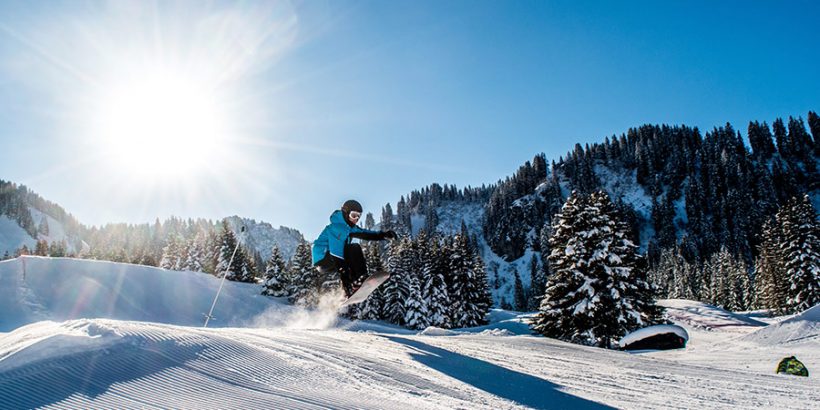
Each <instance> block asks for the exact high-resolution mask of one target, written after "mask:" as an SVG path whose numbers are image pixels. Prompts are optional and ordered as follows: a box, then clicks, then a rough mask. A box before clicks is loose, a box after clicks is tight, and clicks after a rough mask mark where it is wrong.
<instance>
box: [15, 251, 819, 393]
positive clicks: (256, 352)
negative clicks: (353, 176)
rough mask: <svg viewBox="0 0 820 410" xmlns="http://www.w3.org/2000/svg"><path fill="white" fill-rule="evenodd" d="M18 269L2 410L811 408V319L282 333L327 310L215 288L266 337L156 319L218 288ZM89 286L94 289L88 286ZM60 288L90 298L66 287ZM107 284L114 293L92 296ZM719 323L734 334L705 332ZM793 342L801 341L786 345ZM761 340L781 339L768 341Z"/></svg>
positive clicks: (510, 320) (504, 321) (512, 319)
mask: <svg viewBox="0 0 820 410" xmlns="http://www.w3.org/2000/svg"><path fill="white" fill-rule="evenodd" d="M27 259H28V262H29V264H28V267H29V269H30V270H29V276H28V278H27V279H26V280H25V281H23V280H22V279H21V271H20V269H19V261H7V262H2V263H0V308H2V309H0V324H4V323H5V324H6V326H8V325H10V324H14V323H19V324H21V325H23V326H22V327H17V328H8V329H3V331H7V332H8V333H0V408H2V409H5V408H10V409H18V408H20V409H23V408H53V409H86V408H118V409H120V408H139V409H158V408H196V409H230V408H236V409H254V408H266V409H267V408H287V409H324V408H333V409H354V408H355V409H512V408H557V409H599V408H630V409H643V408H647V409H648V408H653V409H654V408H671V409H678V408H679V409H693V408H696V409H712V408H717V409H720V408H744V409H745V408H779V409H783V408H794V409H808V408H818V405H817V403H820V384H818V382H817V376H816V375H814V372H816V371H817V370H816V369H818V368H820V349H818V347H817V346H816V340H817V339H816V338H817V336H816V332H817V329H816V321H814V322H812V320H814V319H816V318H815V317H814V316H816V315H813V314H812V315H804V316H803V317H795V318H793V319H789V320H785V321H782V322H778V323H775V324H773V325H772V326H769V327H766V326H765V323H762V322H759V321H754V320H751V319H749V318H748V317H745V316H742V315H736V314H731V313H729V312H725V311H721V310H719V309H717V308H714V307H710V306H708V305H704V304H700V303H698V302H691V301H679V300H671V301H664V304H665V305H667V306H669V307H671V308H672V309H670V311H671V313H672V315H673V316H674V315H678V316H680V317H681V318H682V319H685V320H683V321H682V322H681V323H680V324H682V325H683V326H685V327H686V328H687V331H688V332H689V333H690V336H691V337H690V344H689V346H688V347H687V348H686V349H680V350H673V351H665V352H658V351H655V352H643V353H627V352H619V351H612V350H605V349H599V348H592V347H585V346H578V345H573V344H569V343H564V342H561V341H557V340H553V339H548V338H543V337H540V336H533V335H530V334H529V331H528V328H527V326H526V324H525V323H524V322H523V320H524V319H525V318H526V316H518V315H516V314H513V313H511V312H505V311H500V310H495V311H493V312H492V314H491V315H490V318H491V320H492V323H491V324H490V325H487V326H482V327H478V328H472V329H455V330H443V329H435V328H430V329H427V330H425V331H423V332H414V331H409V330H406V329H401V328H397V327H394V326H391V325H388V324H384V323H380V322H369V321H359V322H349V321H346V320H338V321H336V322H335V323H322V324H317V325H316V326H315V327H319V328H318V329H309V327H310V324H309V323H302V324H301V326H299V327H294V326H293V323H291V322H293V321H292V320H290V319H288V318H289V317H294V318H297V317H298V318H299V320H300V321H304V320H305V319H311V318H314V319H315V320H320V319H322V318H324V316H326V315H324V314H323V313H322V312H314V313H312V314H310V313H309V312H308V314H305V315H302V314H298V313H300V312H298V311H297V310H295V308H293V307H292V306H289V305H283V304H280V301H279V300H276V299H261V300H260V299H258V298H255V297H254V294H255V292H256V291H257V290H256V289H254V288H251V287H248V286H244V285H243V284H235V283H228V284H226V294H227V295H230V296H229V297H226V298H225V299H224V300H223V299H220V303H221V304H220V305H219V306H218V309H217V312H223V316H226V315H227V316H226V317H231V318H232V319H231V320H232V321H233V323H235V324H233V325H231V324H230V323H227V322H225V321H223V323H222V325H223V326H224V325H230V326H241V324H240V323H260V324H267V326H270V324H272V323H275V324H277V326H276V327H263V328H239V327H222V328H216V329H213V328H209V329H204V328H200V327H191V326H190V325H189V323H188V321H190V319H183V316H184V315H180V314H175V315H171V316H167V312H168V311H175V312H179V311H184V312H185V314H186V315H194V316H195V315H197V314H198V312H200V311H201V310H202V309H204V308H207V306H208V302H209V301H210V297H211V295H212V294H213V291H214V290H215V289H216V287H217V286H218V280H217V279H216V278H213V277H210V276H207V275H205V276H203V277H200V276H191V274H189V273H175V272H165V271H162V270H159V269H152V268H145V267H128V266H123V265H121V264H112V263H102V262H91V261H74V260H71V261H69V260H51V259H48V258H27ZM68 271H71V274H70V275H69V274H68ZM105 271H111V272H112V273H111V274H109V275H106V274H105ZM58 273H62V274H63V275H60V274H58ZM168 275H171V276H168ZM45 278H53V280H51V281H49V280H45ZM134 278H138V279H139V280H133V279H134ZM90 279H94V286H86V285H87V284H88V283H90V282H89V280H90ZM69 283H78V284H80V285H82V286H81V287H84V288H85V289H86V290H87V291H88V292H91V290H95V292H97V293H79V294H77V293H71V292H64V290H66V289H69V288H70V286H68V284H69ZM115 285H116V286H115ZM168 286H171V287H173V286H179V287H182V286H188V287H191V289H188V291H186V292H184V293H181V294H183V295H192V294H198V293H206V294H207V296H208V297H204V298H202V297H188V298H180V297H177V298H176V299H175V298H172V297H170V296H169V295H164V294H163V293H162V292H160V290H162V289H161V288H162V287H168ZM106 289H116V290H117V293H118V297H117V298H111V297H103V296H104V295H105V294H106V292H108V290H106ZM58 291H61V292H58ZM174 294H178V293H174ZM60 295H62V296H60ZM242 295H245V296H244V297H243V296H242ZM46 296H48V297H46ZM60 297H63V298H66V297H85V298H86V300H88V301H96V303H90V302H89V303H85V304H83V305H82V309H80V310H77V312H78V314H82V315H86V316H87V317H91V316H98V315H111V316H110V317H111V318H98V319H83V318H82V317H66V316H67V313H66V312H54V311H52V310H53V309H61V308H62V307H64V306H71V307H75V308H77V305H76V303H75V302H77V300H62V301H61V300H58V299H59V298H60ZM55 298H56V299H55ZM156 301H162V302H163V303H162V304H156V303H154V304H155V305H156V306H154V305H152V303H153V302H156ZM46 302H47V303H46ZM174 303H176V304H174ZM191 304H193V305H194V306H189V305H191ZM200 304H201V305H203V306H204V307H203V306H199V305H200ZM77 309H79V308H77ZM228 312H231V313H230V315H228ZM325 313H326V312H325ZM10 316H14V317H10ZM98 317H100V316H98ZM134 317H137V318H139V319H135V318H134ZM280 317H281V318H282V319H281V320H277V318H280ZM44 318H46V319H50V320H56V321H48V320H45V321H43V319H44ZM143 318H146V319H143ZM197 319H198V318H197ZM63 320H65V321H63ZM161 321H171V323H157V322H161ZM307 321H308V322H309V320H307ZM812 323H815V324H812ZM721 324H730V325H732V326H714V325H721ZM182 325H188V326H182ZM306 327H307V328H306ZM708 329H712V330H708ZM795 329H797V330H795ZM805 329H808V330H805ZM803 331H808V332H809V333H805V336H806V337H805V338H796V336H795V337H792V335H793V334H795V332H803ZM811 332H814V333H811ZM781 334H782V335H786V337H780V336H779V335H781ZM771 340H777V341H780V340H783V341H784V342H783V343H782V344H771V345H767V344H765V343H768V341H771ZM794 351H797V352H798V353H799V354H798V358H800V359H801V360H802V361H803V362H804V363H805V364H806V365H807V366H808V368H809V371H810V372H813V374H812V377H809V378H802V377H792V376H782V375H775V374H773V373H774V372H773V368H774V366H775V365H776V363H777V361H778V360H779V359H780V358H782V357H783V356H784V355H786V354H787V353H789V352H794Z"/></svg>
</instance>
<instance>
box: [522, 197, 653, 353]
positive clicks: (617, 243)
mask: <svg viewBox="0 0 820 410" xmlns="http://www.w3.org/2000/svg"><path fill="white" fill-rule="evenodd" d="M553 232H554V234H553V236H552V238H551V239H550V249H552V253H551V254H550V255H549V261H550V263H551V265H552V271H553V272H554V273H553V275H552V276H551V277H550V278H549V280H548V282H547V287H546V294H545V296H544V299H543V302H542V303H541V307H540V311H539V313H538V315H536V317H535V318H534V319H533V322H532V327H533V330H535V331H536V332H539V333H541V334H544V335H545V336H549V337H555V338H559V339H562V340H567V341H572V342H575V343H582V344H588V345H596V346H601V347H611V345H612V342H613V341H615V340H617V339H619V338H620V337H621V336H623V335H624V334H626V333H627V332H629V331H632V330H635V329H637V328H638V327H641V326H645V325H648V324H653V323H655V322H657V321H658V320H659V318H660V311H659V310H658V309H657V308H656V307H655V305H654V300H653V299H652V287H651V286H650V285H649V284H648V282H647V281H646V274H645V267H643V265H642V261H641V257H640V255H639V254H638V253H637V246H636V245H634V244H633V243H632V242H631V241H630V240H629V239H627V235H628V233H627V232H628V227H627V226H626V224H625V223H623V222H622V221H619V219H618V216H617V214H616V213H615V208H614V205H613V204H612V202H611V200H610V199H609V197H608V196H607V195H606V194H605V193H602V192H599V193H595V194H592V195H590V196H584V195H581V194H579V193H578V192H573V194H572V195H570V197H569V198H568V199H567V202H566V203H565V204H564V207H563V208H562V209H561V213H560V214H558V215H557V217H556V218H555V220H554V224H553Z"/></svg>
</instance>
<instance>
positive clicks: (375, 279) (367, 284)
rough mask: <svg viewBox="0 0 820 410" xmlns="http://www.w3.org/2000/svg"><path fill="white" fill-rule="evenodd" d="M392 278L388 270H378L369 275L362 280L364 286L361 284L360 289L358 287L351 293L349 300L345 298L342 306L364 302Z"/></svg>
mask: <svg viewBox="0 0 820 410" xmlns="http://www.w3.org/2000/svg"><path fill="white" fill-rule="evenodd" d="M387 279H390V274H389V273H387V272H376V273H374V274H372V275H370V276H368V277H367V279H365V280H364V282H362V286H359V289H356V291H355V292H353V294H352V295H350V297H349V298H347V300H345V301H344V302H343V303H342V305H341V306H339V307H345V306H350V305H355V304H357V303H361V302H364V301H365V299H367V297H368V296H370V294H371V293H373V291H374V290H376V288H378V287H379V285H381V284H382V283H384V282H385V281H387Z"/></svg>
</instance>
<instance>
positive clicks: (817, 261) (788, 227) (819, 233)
mask: <svg viewBox="0 0 820 410" xmlns="http://www.w3.org/2000/svg"><path fill="white" fill-rule="evenodd" d="M777 219H778V222H780V226H781V227H782V230H783V234H782V241H783V242H781V245H780V250H781V255H782V257H783V261H784V266H783V269H784V271H785V274H786V278H787V281H788V283H789V288H788V298H787V300H786V306H787V309H788V312H789V313H797V312H801V311H803V310H806V309H809V308H811V307H813V306H814V305H816V304H818V303H820V224H818V222H817V211H816V210H815V209H814V207H813V206H812V204H811V201H810V200H809V197H808V195H804V196H803V197H802V198H800V199H797V198H794V199H792V200H791V201H790V202H789V203H788V204H786V206H785V207H784V209H783V210H782V211H781V213H779V214H778V216H777Z"/></svg>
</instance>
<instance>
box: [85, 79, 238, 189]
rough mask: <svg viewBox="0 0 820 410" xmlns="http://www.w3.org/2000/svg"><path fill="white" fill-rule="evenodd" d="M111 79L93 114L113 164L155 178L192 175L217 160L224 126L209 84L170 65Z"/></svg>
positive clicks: (222, 109) (223, 114)
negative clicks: (166, 68)
mask: <svg viewBox="0 0 820 410" xmlns="http://www.w3.org/2000/svg"><path fill="white" fill-rule="evenodd" d="M113 84H114V85H112V86H109V87H106V90H107V91H106V94H105V95H103V96H101V98H100V104H101V108H100V110H99V111H98V112H97V113H95V115H97V116H98V124H100V127H99V140H100V142H101V145H102V146H101V148H102V152H103V155H104V156H105V157H106V159H108V160H110V161H112V165H114V166H115V167H116V168H117V169H120V170H121V171H123V172H125V173H127V174H128V175H130V176H132V177H137V178H140V179H149V180H152V181H157V180H159V179H164V178H170V179H178V178H190V177H195V176H197V174H199V173H201V172H202V171H204V170H206V169H207V166H208V164H209V163H210V162H211V161H215V160H217V156H218V154H219V153H220V151H222V149H223V148H224V145H225V137H226V133H227V129H226V114H225V112H224V111H225V110H224V108H223V107H222V105H221V104H220V101H219V100H218V97H217V95H216V93H215V92H214V90H213V86H209V85H208V84H207V82H205V81H199V82H198V81H196V79H195V78H190V77H186V76H184V75H181V74H180V73H176V72H174V71H172V70H154V71H153V72H150V73H138V74H135V75H130V76H125V77H124V78H120V79H118V80H117V81H116V82H114V83H113Z"/></svg>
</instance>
